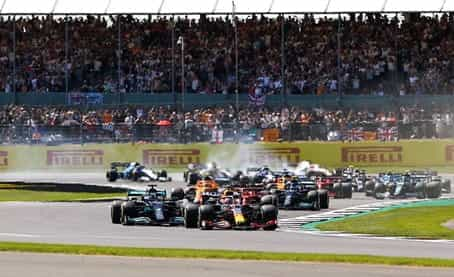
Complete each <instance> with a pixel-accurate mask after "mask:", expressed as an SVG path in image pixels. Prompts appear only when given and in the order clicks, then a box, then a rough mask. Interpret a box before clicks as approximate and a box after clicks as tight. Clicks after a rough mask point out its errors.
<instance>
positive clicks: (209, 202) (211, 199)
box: [207, 197, 217, 205]
mask: <svg viewBox="0 0 454 277" xmlns="http://www.w3.org/2000/svg"><path fill="white" fill-rule="evenodd" d="M216 202H217V200H216V198H214V197H210V198H208V200H207V203H208V204H211V205H215V204H216Z"/></svg>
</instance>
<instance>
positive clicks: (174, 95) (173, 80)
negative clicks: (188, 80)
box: [171, 17, 177, 108]
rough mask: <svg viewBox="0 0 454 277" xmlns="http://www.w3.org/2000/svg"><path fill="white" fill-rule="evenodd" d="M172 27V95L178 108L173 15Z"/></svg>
mask: <svg viewBox="0 0 454 277" xmlns="http://www.w3.org/2000/svg"><path fill="white" fill-rule="evenodd" d="M171 27H172V30H171V31H172V76H171V79H172V95H173V104H174V106H175V108H177V94H176V92H175V21H174V19H173V17H172V19H171Z"/></svg>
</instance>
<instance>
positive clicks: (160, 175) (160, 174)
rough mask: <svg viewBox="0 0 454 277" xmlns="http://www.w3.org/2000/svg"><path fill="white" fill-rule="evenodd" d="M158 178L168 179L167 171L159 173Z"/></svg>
mask: <svg viewBox="0 0 454 277" xmlns="http://www.w3.org/2000/svg"><path fill="white" fill-rule="evenodd" d="M158 177H163V178H167V171H166V170H161V172H159V176H158Z"/></svg>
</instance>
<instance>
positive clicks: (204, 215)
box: [197, 205, 216, 230]
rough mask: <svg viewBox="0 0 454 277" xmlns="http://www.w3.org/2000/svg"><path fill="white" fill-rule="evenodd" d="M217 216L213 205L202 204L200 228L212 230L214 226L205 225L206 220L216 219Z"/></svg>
mask: <svg viewBox="0 0 454 277" xmlns="http://www.w3.org/2000/svg"><path fill="white" fill-rule="evenodd" d="M215 217H216V214H215V211H214V207H213V205H202V206H200V208H199V220H198V223H197V225H198V227H199V228H200V230H211V229H213V226H211V225H203V222H204V221H211V222H212V221H214V219H215Z"/></svg>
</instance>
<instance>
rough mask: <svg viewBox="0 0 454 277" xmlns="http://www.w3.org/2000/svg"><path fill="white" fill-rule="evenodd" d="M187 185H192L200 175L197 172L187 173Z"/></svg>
mask: <svg viewBox="0 0 454 277" xmlns="http://www.w3.org/2000/svg"><path fill="white" fill-rule="evenodd" d="M188 179H189V185H191V186H193V185H195V184H197V181H199V180H200V176H199V174H197V173H189V178H188Z"/></svg>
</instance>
